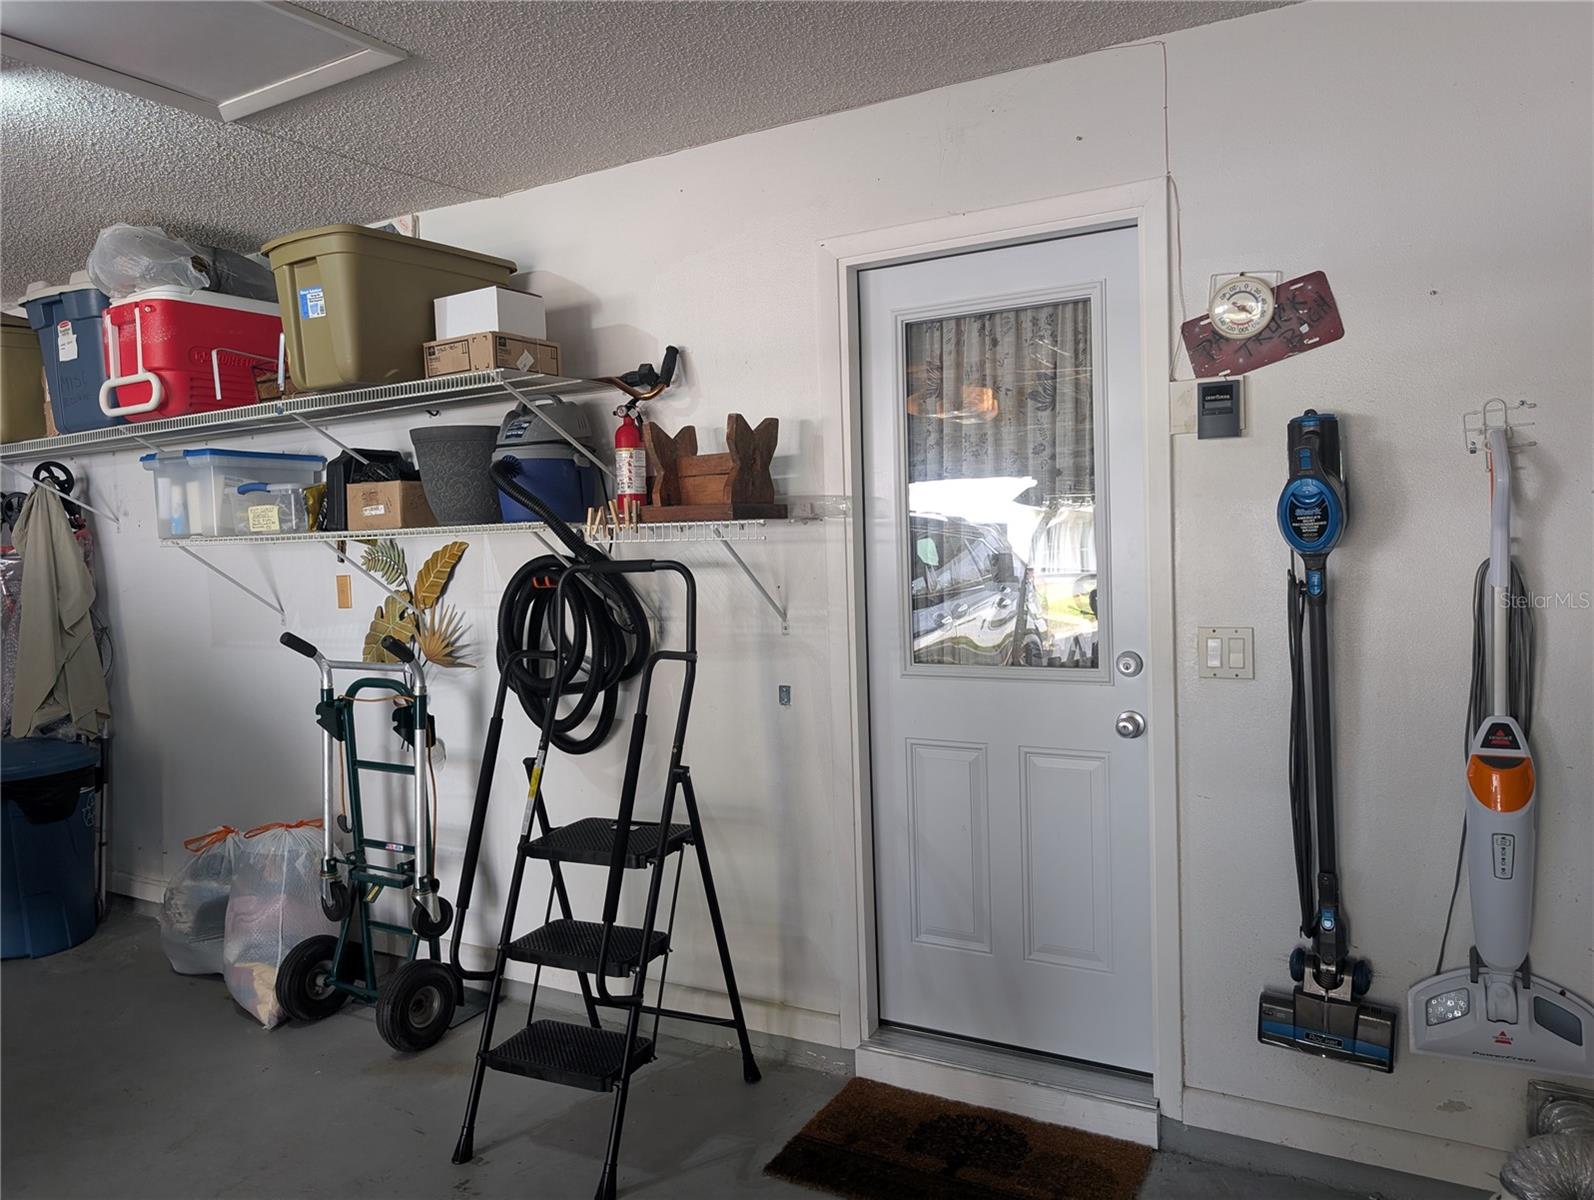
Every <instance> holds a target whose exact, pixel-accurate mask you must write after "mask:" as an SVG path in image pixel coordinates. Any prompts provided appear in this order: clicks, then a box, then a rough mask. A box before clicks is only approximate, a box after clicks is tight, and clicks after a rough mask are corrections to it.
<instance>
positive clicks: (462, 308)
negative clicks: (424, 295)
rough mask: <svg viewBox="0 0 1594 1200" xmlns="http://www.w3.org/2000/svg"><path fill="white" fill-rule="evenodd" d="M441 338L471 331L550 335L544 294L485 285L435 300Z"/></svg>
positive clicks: (434, 312) (434, 316)
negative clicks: (544, 305) (543, 298)
mask: <svg viewBox="0 0 1594 1200" xmlns="http://www.w3.org/2000/svg"><path fill="white" fill-rule="evenodd" d="M432 321H433V324H434V325H435V327H436V330H437V332H436V333H435V334H434V335H433V336H434V337H436V338H437V340H438V341H447V340H448V339H449V338H457V337H465V336H467V335H469V334H472V333H507V334H509V335H510V336H511V337H527V338H536V339H537V340H538V341H544V340H546V339H547V337H548V314H547V312H546V310H545V309H544V307H543V303H542V297H541V296H539V295H537V294H536V293H534V292H517V291H515V290H513V289H512V288H501V287H485V288H477V289H476V290H475V291H473V292H459V293H457V294H456V295H453V296H439V297H437V299H435V300H433V301H432Z"/></svg>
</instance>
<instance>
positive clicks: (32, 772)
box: [0, 738, 100, 958]
mask: <svg viewBox="0 0 1594 1200" xmlns="http://www.w3.org/2000/svg"><path fill="white" fill-rule="evenodd" d="M99 777H100V751H99V747H98V746H97V745H92V744H89V743H86V742H63V741H58V740H56V739H54V738H6V739H5V741H4V742H3V743H0V809H3V811H0V958H43V957H44V956H45V955H46V954H55V953H57V952H58V951H61V950H66V949H68V948H70V947H72V946H76V945H77V944H78V943H79V942H82V941H86V940H87V939H88V938H89V936H90V935H91V934H93V932H94V927H95V924H96V919H97V916H98V914H97V913H96V911H95V910H96V907H97V905H96V899H97V895H96V893H97V891H98V888H97V884H98V880H97V879H96V877H95V874H96V873H95V862H94V858H95V855H94V851H95V842H96V841H97V830H96V828H95V824H96V822H95V809H96V804H95V800H96V794H97V789H98V787H99Z"/></svg>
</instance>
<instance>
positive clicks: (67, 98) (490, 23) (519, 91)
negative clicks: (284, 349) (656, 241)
mask: <svg viewBox="0 0 1594 1200" xmlns="http://www.w3.org/2000/svg"><path fill="white" fill-rule="evenodd" d="M1280 2H1282V0H1260V2H1255V3H1244V2H1231V0H1202V2H1193V3H1163V2H1159V0H1129V2H1116V0H1091V2H1085V3H1063V2H1046V3H1000V2H995V0H992V2H974V3H822V2H807V0H801V2H795V3H785V2H772V3H752V2H747V0H743V2H739V3H465V4H460V3H403V2H394V0H360V2H332V3H328V2H320V3H308V4H306V5H304V7H306V8H310V9H313V10H314V11H316V12H318V13H321V14H323V15H324V16H327V17H330V18H332V19H333V20H336V21H339V22H341V23H343V24H345V25H348V26H351V27H352V28H355V29H358V30H362V31H364V32H366V33H369V34H371V35H373V36H375V37H379V38H381V39H383V40H384V41H387V42H391V43H393V44H395V45H398V46H400V47H402V48H403V49H405V50H407V51H409V53H410V54H411V55H412V56H413V57H412V58H410V59H409V60H407V61H405V62H402V63H399V64H398V65H397V66H394V67H390V68H388V69H386V70H384V71H381V72H379V73H378V74H376V75H372V76H369V77H367V78H364V79H359V80H355V81H354V82H352V83H347V84H343V85H341V86H339V87H336V88H334V89H331V90H329V91H326V92H322V93H320V94H317V95H313V96H308V97H305V98H304V99H302V100H297V101H294V102H292V103H290V104H287V105H284V106H282V107H280V108H276V109H272V110H269V111H266V112H263V113H260V114H257V115H256V116H253V117H249V118H246V119H245V120H243V121H241V122H238V123H236V124H232V125H224V124H221V123H219V122H215V121H210V120H207V119H205V118H203V117H199V116H195V115H194V114H192V113H188V112H183V111H180V110H178V109H174V108H168V107H166V106H164V105H160V104H156V103H154V102H153V101H149V100H144V99H141V98H138V97H135V96H130V95H126V94H124V93H121V92H118V91H114V90H112V89H110V88H107V87H103V86H101V85H98V84H93V83H87V82H84V81H81V80H78V79H75V78H72V77H69V76H66V75H62V74H59V73H57V72H55V71H51V70H48V69H45V68H41V67H34V66H30V65H28V64H25V63H20V62H16V61H12V60H9V59H8V60H5V61H4V63H3V68H4V69H3V73H0V154H3V159H0V164H3V165H0V259H3V264H0V265H3V278H0V296H4V297H6V298H7V299H9V298H11V297H14V296H15V295H16V294H17V293H19V292H20V291H21V290H22V289H23V287H24V286H25V285H26V284H27V282H28V281H29V280H32V279H51V280H61V279H64V278H65V277H66V275H67V274H68V273H69V272H70V271H72V270H73V269H75V268H79V267H81V266H82V265H83V262H84V259H85V257H86V255H87V254H88V251H89V248H90V246H92V244H93V241H94V236H95V234H96V233H97V232H98V231H99V230H100V229H101V228H102V227H103V226H105V225H108V224H110V223H112V222H115V221H127V222H130V223H134V224H154V225H161V226H164V227H165V228H166V229H167V230H168V231H169V232H172V233H176V234H179V235H181V236H185V237H188V238H190V239H191V240H195V241H202V242H209V243H216V244H219V245H228V246H235V247H238V248H243V249H256V248H258V247H259V246H260V244H261V243H262V242H264V241H266V240H267V239H268V238H271V237H273V236H275V235H277V234H279V233H285V232H290V231H292V230H295V229H303V228H307V227H311V226H316V225H326V224H331V223H333V222H337V221H359V222H366V221H376V220H381V219H382V218H384V217H388V216H392V215H394V214H397V213H405V212H413V211H417V210H420V209H425V208H433V207H437V206H440V205H444V204H451V203H455V202H457V201H461V200H470V199H475V198H477V197H480V196H487V195H501V194H503V193H505V192H510V191H516V190H519V189H522V188H527V187H532V186H534V185H536V184H541V183H549V182H552V181H554V180H557V179H565V178H569V177H571V176H574V175H580V174H584V173H586V172H589V171H594V170H598V169H601V168H604V167H610V166H615V165H618V164H620V163H625V162H633V161H636V160H639V159H644V158H650V157H653V156H655V155H659V154H665V153H669V152H671V151H675V150H681V149H685V148H686V147H689V146H696V145H701V144H704V143H707V142H713V141H718V140H720V139H722V138H727V137H734V136H736V135H737V134H742V133H748V132H751V131H753V130H758V129H767V128H770V127H773V126H776V125H783V124H787V123H789V122H792V121H798V120H803V119H805V118H808V117H814V116H819V115H821V114H824V113H830V112H837V111H840V110H842V109H847V108H856V107H858V106H860V105H864V104H871V103H874V102H876V101H880V100H886V99H890V98H892V97H895V96H903V95H908V94H910V93H913V92H920V91H926V90H928V89H930V88H936V87H942V86H944V85H947V84H951V83H958V82H961V81H963V80H968V79H975V78H978V77H980V76H984V75H992V74H996V73H999V72H1002V71H1010V70H1015V69H1017V68H1020V67H1025V66H1032V65H1035V64H1037V63H1042V62H1049V61H1052V60H1055V59H1061V58H1068V57H1071V56H1073V55H1078V54H1084V53H1088V52H1089V51H1092V50H1097V49H1100V48H1102V47H1104V46H1109V45H1113V44H1115V43H1120V42H1127V41H1133V40H1136V39H1139V38H1145V37H1149V36H1153V35H1156V34H1160V33H1166V32H1169V31H1172V30H1176V29H1184V28H1188V27H1190V26H1194V25H1202V24H1207V23H1210V22H1213V21H1218V20H1223V19H1227V18H1230V17H1236V16H1243V15H1245V14H1246V13H1249V12H1254V11H1257V10H1260V9H1265V8H1272V7H1276V6H1277V5H1278V4H1279V3H1280ZM237 52H238V53H246V52H247V50H246V48H244V47H239V48H238V50H237ZM423 232H424V231H423Z"/></svg>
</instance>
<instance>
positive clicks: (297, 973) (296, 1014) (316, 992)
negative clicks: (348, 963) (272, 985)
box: [277, 933, 349, 1021]
mask: <svg viewBox="0 0 1594 1200" xmlns="http://www.w3.org/2000/svg"><path fill="white" fill-rule="evenodd" d="M337 948H338V939H337V938H335V937H333V936H332V935H331V934H330V933H323V934H318V935H317V936H315V937H313V938H306V939H305V940H304V941H302V942H300V943H299V944H298V945H297V946H295V947H294V948H293V949H292V950H290V951H288V957H286V958H284V959H283V960H282V965H281V966H280V967H278V968H277V1003H278V1004H280V1005H282V1007H283V1010H284V1011H285V1012H286V1013H287V1014H288V1015H289V1016H290V1017H292V1018H293V1019H294V1020H296V1021H319V1020H321V1018H323V1017H330V1016H331V1015H332V1014H333V1013H335V1012H337V1011H338V1009H340V1008H342V1007H343V1005H344V1002H345V1001H346V1000H348V998H349V994H348V993H347V992H345V991H343V990H342V989H341V988H336V987H333V986H332V978H333V971H332V954H333V952H334V951H335V950H336V949H337Z"/></svg>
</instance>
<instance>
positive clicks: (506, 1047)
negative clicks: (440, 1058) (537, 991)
mask: <svg viewBox="0 0 1594 1200" xmlns="http://www.w3.org/2000/svg"><path fill="white" fill-rule="evenodd" d="M624 1056H625V1034H623V1033H620V1032H618V1031H616V1030H613V1029H593V1028H592V1027H591V1026H590V1025H576V1024H572V1023H570V1022H568V1021H552V1020H548V1019H541V1020H536V1021H533V1022H532V1023H531V1024H530V1025H528V1026H526V1027H525V1028H524V1029H522V1030H520V1031H519V1032H518V1033H516V1034H515V1035H514V1036H513V1037H511V1038H510V1039H509V1040H508V1041H506V1042H503V1043H501V1044H500V1045H497V1046H494V1047H493V1048H492V1049H491V1050H489V1051H488V1052H487V1053H486V1055H485V1056H484V1060H483V1061H484V1062H485V1064H486V1065H487V1066H488V1067H491V1068H492V1069H493V1070H495V1071H507V1072H509V1073H510V1074H512V1075H524V1076H526V1077H527V1078H528V1079H543V1080H547V1081H548V1082H550V1083H562V1084H565V1085H567V1086H569V1087H579V1088H586V1089H587V1090H588V1091H593V1092H606V1091H608V1090H609V1089H610V1088H612V1087H613V1086H614V1085H615V1084H616V1083H618V1082H619V1080H620V1077H621V1074H622V1071H621V1066H622V1060H623V1059H624ZM651 1061H653V1039H651V1038H645V1037H641V1036H638V1038H637V1039H636V1045H635V1047H634V1049H633V1052H632V1055H631V1064H630V1070H632V1071H634V1070H636V1069H637V1068H638V1067H640V1066H642V1065H643V1064H645V1063H649V1062H651Z"/></svg>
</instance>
